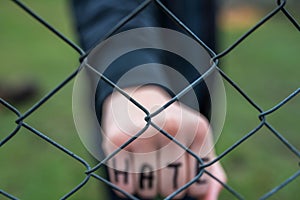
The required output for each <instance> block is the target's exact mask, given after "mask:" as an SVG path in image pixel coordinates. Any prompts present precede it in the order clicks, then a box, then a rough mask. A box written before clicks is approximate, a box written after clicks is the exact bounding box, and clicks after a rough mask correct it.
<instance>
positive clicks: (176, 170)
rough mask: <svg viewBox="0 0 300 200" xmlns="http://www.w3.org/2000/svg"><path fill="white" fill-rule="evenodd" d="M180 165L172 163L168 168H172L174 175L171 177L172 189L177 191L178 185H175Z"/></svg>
mask: <svg viewBox="0 0 300 200" xmlns="http://www.w3.org/2000/svg"><path fill="white" fill-rule="evenodd" d="M181 165H182V163H172V164H169V165H168V167H172V168H174V175H173V188H174V189H177V188H178V183H177V177H178V168H179V167H180V166H181Z"/></svg>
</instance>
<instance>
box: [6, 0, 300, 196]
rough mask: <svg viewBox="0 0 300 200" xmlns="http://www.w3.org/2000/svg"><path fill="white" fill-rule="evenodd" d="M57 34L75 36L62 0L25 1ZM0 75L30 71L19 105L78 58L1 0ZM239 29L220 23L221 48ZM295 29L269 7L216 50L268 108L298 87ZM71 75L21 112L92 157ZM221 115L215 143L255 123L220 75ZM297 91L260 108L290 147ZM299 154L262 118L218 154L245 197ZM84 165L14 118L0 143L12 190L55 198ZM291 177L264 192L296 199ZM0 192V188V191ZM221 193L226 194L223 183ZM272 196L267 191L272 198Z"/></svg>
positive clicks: (19, 76)
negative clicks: (78, 121)
mask: <svg viewBox="0 0 300 200" xmlns="http://www.w3.org/2000/svg"><path fill="white" fill-rule="evenodd" d="M24 2H26V3H27V4H28V5H30V7H31V8H33V10H35V11H36V12H37V13H38V14H40V15H41V16H42V17H43V18H45V19H46V20H47V21H48V22H49V23H50V24H52V25H54V26H55V27H56V28H57V29H58V30H59V31H61V32H63V33H64V34H65V35H66V36H68V37H70V38H71V39H73V40H75V37H74V32H73V29H72V20H71V19H70V16H71V15H70V12H69V7H68V4H67V3H68V2H67V1H59V0H52V1H46V0H41V1H34V0H27V1H24ZM0 5H1V6H0V10H1V11H0V27H1V28H0V44H1V46H0V51H1V54H0V57H1V68H0V79H1V82H2V81H6V82H11V83H14V84H20V83H22V82H24V81H27V80H28V79H29V80H34V81H36V83H37V84H38V86H39V88H40V92H39V94H38V96H37V97H35V99H33V100H32V101H29V102H25V103H22V104H21V105H16V107H17V108H18V109H19V110H20V111H21V112H24V111H26V110H27V109H29V108H30V107H31V106H32V105H33V104H34V103H35V102H36V101H37V100H39V99H40V98H41V97H42V96H44V95H45V94H47V93H48V92H49V91H51V89H53V88H54V87H55V86H57V85H58V84H59V83H60V82H61V81H63V80H64V79H65V78H66V77H67V76H68V75H69V74H70V73H72V72H73V71H74V70H75V69H76V67H77V66H78V65H79V62H78V57H79V56H78V54H77V53H76V52H75V51H74V50H73V49H71V48H70V47H68V46H67V45H65V44H64V43H63V42H62V41H60V40H59V39H57V38H56V37H55V36H54V35H53V34H52V33H50V32H49V31H48V30H46V29H45V28H44V27H42V26H41V25H40V24H38V23H37V22H36V21H35V20H33V19H32V18H31V17H29V16H27V15H26V14H25V13H24V12H23V11H22V10H20V9H19V8H18V7H17V6H15V5H14V4H13V3H12V2H10V1H1V3H0ZM245 31H246V30H245V29H243V30H237V29H221V30H220V32H219V36H220V49H225V48H226V47H228V46H229V45H230V44H232V43H233V42H234V41H235V40H237V38H238V37H239V36H241V35H242V34H243V33H244V32H245ZM299 44H300V37H299V32H298V31H297V30H296V29H295V28H294V27H292V25H291V24H290V23H289V22H288V21H287V20H286V19H285V18H284V17H283V16H282V15H278V16H276V17H274V18H273V19H272V20H270V21H269V22H267V23H266V24H265V25H264V26H263V27H261V28H260V29H259V30H257V31H256V32H255V33H254V34H253V35H251V36H250V37H249V38H247V39H246V40H245V41H244V42H243V43H241V44H240V45H239V46H238V47H237V48H236V49H234V50H233V51H232V52H231V53H229V54H228V55H227V56H225V57H224V58H222V59H221V60H220V64H221V67H222V68H224V70H225V71H226V73H227V74H228V75H229V76H230V77H231V78H232V79H233V80H234V81H235V82H236V83H237V84H238V85H239V86H240V87H241V88H242V89H243V90H244V91H245V92H246V93H247V94H248V95H249V96H250V97H251V98H253V100H254V101H255V102H256V103H258V104H259V105H260V106H261V107H262V109H264V110H267V109H269V108H272V107H273V106H275V105H276V104H277V103H278V102H280V101H282V100H283V99H284V98H285V97H287V96H288V95H289V94H290V93H291V92H292V91H294V90H295V89H296V88H298V87H299V82H300V81H299V75H300V66H299V52H300V45H299ZM72 84H73V82H72V81H71V82H70V83H69V84H68V85H67V86H66V87H64V88H63V89H62V90H61V91H60V92H59V93H57V94H56V95H55V96H54V97H53V98H52V99H50V100H49V101H48V102H47V103H46V104H45V105H44V106H42V107H41V108H40V109H38V110H37V111H36V112H35V113H34V115H31V116H30V117H29V118H27V119H26V120H25V122H27V123H29V124H30V125H32V126H33V127H35V128H36V129H38V130H40V131H41V132H43V133H44V134H45V135H47V136H48V137H50V138H51V139H54V140H55V141H57V142H58V143H60V144H62V145H64V146H65V147H67V148H68V149H70V150H71V151H73V152H74V153H76V154H77V155H79V156H81V157H82V158H84V159H86V160H88V161H89V162H90V163H93V160H91V157H90V155H89V154H88V152H87V151H86V150H85V148H84V146H83V145H82V144H81V142H80V140H79V138H78V136H77V133H76V130H75V127H74V123H73V119H72V107H71V105H72V104H71V103H72ZM225 86H226V93H227V117H226V122H225V126H224V131H223V133H222V135H221V136H220V138H219V139H218V142H217V146H216V148H217V152H218V153H221V152H222V151H224V150H225V149H226V148H228V147H229V146H230V145H232V144H233V143H234V142H235V141H237V140H238V139H239V138H241V137H242V136H244V135H245V134H246V133H247V132H249V131H250V130H252V129H253V128H254V127H255V126H257V125H258V124H259V120H258V114H259V113H258V112H257V111H256V110H254V109H253V107H251V106H250V104H249V103H247V102H246V101H245V100H244V99H243V98H242V97H241V96H240V95H239V94H238V93H237V92H236V91H235V90H234V89H233V88H232V87H231V86H230V85H229V84H227V83H225ZM299 105H300V101H299V97H296V98H294V99H293V100H291V102H289V103H288V104H287V105H285V106H284V107H282V108H281V109H280V110H278V111H277V112H275V113H273V114H271V115H270V116H268V117H267V120H268V121H269V122H270V123H271V124H272V125H273V126H274V128H276V129H277V130H278V131H280V132H281V133H282V134H283V135H284V137H286V138H287V139H288V140H290V141H291V143H292V144H293V145H295V146H296V147H297V148H298V149H299V147H300V136H299V119H300V112H299ZM15 119H16V116H14V115H13V114H12V113H11V112H9V111H7V110H6V109H5V108H4V107H3V106H0V139H2V138H4V137H5V136H7V135H8V133H9V132H11V131H12V130H13V129H14V127H15V124H14V122H13V121H14V120H15ZM298 162H299V158H297V157H296V156H294V155H293V154H292V153H290V151H289V150H287V148H286V147H285V146H284V145H282V144H281V143H280V142H279V141H278V140H277V139H276V138H275V136H274V135H273V134H272V133H271V132H270V131H268V130H267V129H266V128H263V129H262V130H260V131H259V132H258V133H257V134H255V135H254V136H253V137H251V138H250V139H249V140H247V141H246V142H245V143H243V144H242V145H241V146H239V147H238V148H237V149H235V150H234V151H233V152H231V153H230V154H229V155H228V156H226V157H225V158H224V159H222V163H223V165H224V168H225V170H226V172H227V174H228V183H229V185H230V186H232V187H233V188H234V189H235V190H237V191H239V192H240V193H241V194H242V195H243V196H245V197H246V199H257V198H258V197H260V196H261V195H263V194H264V193H265V192H267V191H269V190H270V189H272V188H273V187H275V186H277V185H278V184H279V183H281V182H282V181H284V180H285V179H286V178H288V177H289V176H290V175H292V174H293V173H295V172H296V171H297V170H299V166H298ZM84 171H85V168H84V167H83V166H82V165H81V164H80V163H78V162H76V161H74V160H73V159H71V158H70V157H69V156H67V155H65V154H64V153H62V152H60V151H59V150H57V149H56V148H53V147H52V146H51V145H50V144H48V143H46V142H44V141H43V140H41V139H39V138H38V137H37V136H35V135H34V134H33V133H31V132H29V131H27V130H26V129H24V128H22V129H21V131H20V132H18V134H17V135H16V136H15V137H14V138H13V139H11V140H10V141H9V142H8V143H7V144H5V145H4V146H3V147H1V149H0V189H3V190H4V191H7V192H9V193H11V194H13V195H15V196H17V197H19V198H21V199H58V198H60V197H62V196H63V195H64V194H66V193H67V192H69V191H70V190H71V189H72V188H74V187H75V186H76V185H77V184H79V183H80V182H81V181H82V180H83V178H84V177H85V174H84ZM299 184H300V180H299V179H297V180H295V181H293V182H292V183H291V184H289V185H288V186H287V187H286V188H284V189H282V190H281V191H280V192H278V193H277V194H276V195H275V196H274V197H273V199H295V197H296V196H297V195H299ZM101 187H102V186H101V185H99V182H98V181H96V180H93V179H91V180H90V181H89V182H88V184H87V185H85V186H84V187H83V189H82V190H80V191H79V192H78V193H76V194H75V195H74V196H73V197H72V198H71V199H105V197H104V196H103V195H104V194H103V191H101ZM0 199H2V196H1V197H0ZM220 199H233V198H232V196H231V195H230V194H229V193H228V192H226V191H223V192H222V195H221V197H220ZM271 199H272V198H271Z"/></svg>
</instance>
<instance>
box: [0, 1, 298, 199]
mask: <svg viewBox="0 0 300 200" xmlns="http://www.w3.org/2000/svg"><path fill="white" fill-rule="evenodd" d="M12 2H13V3H15V4H16V5H18V6H19V7H21V8H22V9H23V10H24V11H25V12H26V13H28V14H29V15H31V16H32V17H33V18H34V19H36V20H37V21H38V22H39V23H41V24H42V25H43V26H45V28H46V29H48V30H49V31H51V32H53V33H54V34H55V35H56V36H57V37H58V38H59V39H60V40H63V41H64V42H65V43H66V44H67V45H69V46H70V47H71V48H72V49H74V50H75V51H76V52H77V53H79V55H80V58H84V57H85V56H87V52H84V51H83V50H82V49H81V48H80V47H79V46H77V45H76V44H75V43H73V42H72V41H71V40H70V39H68V38H67V37H65V36H64V35H63V34H62V33H61V32H59V31H57V30H56V29H55V27H53V26H51V25H50V24H48V23H47V22H46V21H45V20H44V19H42V18H41V17H39V16H38V15H37V14H36V13H35V12H34V11H33V10H31V9H29V8H28V7H27V6H26V5H25V4H23V3H22V2H21V1H18V0H12ZM274 3H275V4H274V5H276V6H275V7H274V9H273V10H272V11H270V12H269V13H268V14H267V15H266V16H264V17H263V19H261V20H260V21H259V22H258V23H257V24H255V25H254V26H253V27H252V28H251V29H250V30H248V31H247V32H246V33H244V34H243V35H242V36H241V37H240V38H239V39H238V40H236V41H235V42H233V43H232V44H231V45H230V46H228V48H226V49H225V50H224V51H222V52H220V53H215V52H213V51H211V50H210V49H209V48H207V47H206V46H205V45H204V44H203V43H202V41H201V38H198V37H197V36H196V35H195V34H194V33H193V32H192V31H191V30H190V29H189V28H188V27H187V26H185V25H184V23H182V22H181V21H180V19H178V18H177V17H176V16H175V15H174V14H173V13H172V12H171V11H170V10H169V9H168V8H167V7H165V6H164V4H163V3H162V2H161V1H159V0H146V1H144V2H143V3H142V4H141V5H140V6H139V7H137V8H136V9H135V10H133V11H132V13H130V14H129V15H128V16H126V17H125V18H124V19H123V20H122V21H120V22H119V23H118V24H117V25H116V26H115V27H113V28H112V29H111V31H110V32H109V33H107V35H106V37H109V36H111V35H113V34H114V33H115V32H116V31H117V30H119V28H120V27H122V26H123V25H124V24H126V23H127V22H128V21H130V20H131V19H133V18H134V17H136V15H137V13H139V12H141V11H142V10H143V9H145V8H146V7H147V6H148V5H149V4H155V5H156V6H157V7H158V8H159V9H160V10H161V11H162V12H165V13H166V14H167V15H168V17H170V18H171V19H172V20H173V21H174V22H175V23H176V24H177V25H178V26H179V27H181V28H182V29H184V30H185V31H186V33H187V34H188V35H189V36H190V37H192V38H193V39H194V40H196V41H197V42H198V43H199V44H201V45H203V46H204V48H206V50H207V52H208V53H209V54H210V55H211V56H212V61H213V62H212V63H213V64H212V66H211V67H210V68H209V70H208V71H207V73H205V74H203V75H202V76H201V77H199V78H198V79H197V80H195V81H194V82H193V83H192V84H191V86H193V85H197V84H199V83H200V82H201V81H203V79H204V78H205V76H209V72H212V71H218V72H219V73H220V74H221V75H222V77H223V79H224V80H225V81H226V83H227V84H229V85H230V86H231V87H233V88H234V89H235V90H236V91H237V92H238V93H239V95H240V96H241V97H242V98H243V99H244V100H246V101H247V102H248V103H249V104H250V105H251V106H252V108H253V109H254V110H255V111H256V112H258V113H259V114H258V119H259V124H258V125H257V126H256V127H254V128H253V129H252V130H250V131H249V132H248V133H246V134H244V135H243V136H242V137H241V138H239V139H238V140H237V141H235V142H234V144H233V145H231V146H230V147H229V148H227V149H225V150H224V151H223V152H221V153H219V155H218V156H217V157H216V158H215V159H214V160H211V161H209V162H208V163H205V164H203V160H202V159H201V158H200V157H198V156H197V155H196V154H195V153H194V152H192V151H191V150H190V149H189V148H187V147H185V146H184V145H182V144H180V143H179V142H178V141H177V140H176V139H174V138H173V137H172V136H171V135H170V134H168V133H167V132H166V131H164V130H162V129H160V127H158V126H157V125H156V124H154V123H153V122H152V121H151V118H152V117H154V116H155V115H157V114H159V113H160V112H161V111H163V109H165V108H167V107H168V106H170V105H171V104H172V103H174V102H175V101H176V100H177V99H179V98H180V97H181V95H183V94H184V93H185V92H187V91H189V90H190V89H191V88H192V87H187V88H185V89H184V90H183V91H182V92H180V93H178V94H177V95H175V96H174V97H173V98H172V99H171V100H170V101H169V102H168V103H167V104H165V105H164V106H162V107H161V109H159V110H158V111H157V112H155V113H149V112H148V111H147V109H145V108H144V107H143V105H139V104H138V103H137V102H135V101H134V100H133V99H131V98H130V97H129V96H127V94H126V93H125V92H124V91H123V90H122V89H120V88H118V87H116V85H115V84H113V83H112V82H111V81H110V80H109V79H107V78H106V77H105V76H101V78H102V79H103V80H104V81H105V82H107V83H108V84H110V85H111V86H112V87H114V88H116V89H117V91H119V92H120V93H121V94H123V95H124V96H125V97H126V98H128V100H130V101H132V103H134V104H135V105H136V106H137V107H139V108H140V109H142V110H143V111H145V113H146V115H147V118H146V119H147V126H152V127H154V128H155V129H157V130H158V131H160V132H161V134H163V135H165V136H166V137H168V138H169V139H170V140H172V141H173V142H175V143H176V144H177V145H178V146H180V147H181V148H183V149H185V151H186V152H187V153H189V154H191V155H192V156H194V157H195V158H196V159H197V160H198V162H199V163H200V164H201V167H200V170H199V173H198V174H197V176H195V177H194V178H193V179H192V180H190V181H189V182H188V183H186V184H185V185H184V186H183V187H181V188H180V189H178V190H177V191H176V192H174V193H172V194H170V195H169V196H168V197H166V199H172V198H173V197H174V196H176V194H178V193H180V192H181V191H182V190H184V189H186V188H187V187H189V186H190V185H191V184H193V183H195V182H196V181H197V180H198V178H199V177H200V176H201V175H202V174H203V173H206V174H207V175H209V176H210V177H212V178H214V179H215V180H217V181H218V182H219V183H220V184H221V185H222V186H223V187H224V190H225V191H228V192H229V193H230V194H231V197H230V198H232V199H244V197H243V195H242V194H240V193H239V190H238V188H237V189H236V188H233V187H231V186H230V185H229V184H226V183H223V182H222V181H220V180H218V179H217V178H216V177H215V176H214V175H213V174H211V173H209V172H208V171H207V170H206V168H207V167H209V166H211V165H213V164H214V163H216V162H217V161H222V160H223V159H225V157H227V156H229V155H230V154H231V153H232V152H233V151H234V150H236V149H238V147H240V146H242V145H243V144H244V143H245V141H248V140H249V139H250V138H252V137H253V136H254V135H256V134H258V133H259V131H260V130H261V129H263V128H267V129H268V130H269V131H270V132H271V133H272V135H274V136H275V137H276V138H277V140H278V141H280V142H281V143H282V144H284V145H285V146H286V147H287V148H288V150H289V152H290V153H292V154H294V155H295V156H296V157H297V160H298V163H297V162H295V166H297V168H298V170H296V171H295V172H294V174H292V175H291V176H290V177H285V180H284V181H283V182H281V183H280V184H278V185H277V186H276V187H274V188H273V189H271V190H270V191H266V192H265V194H263V195H262V196H261V198H260V199H268V198H270V197H273V196H276V194H277V193H278V192H279V191H280V190H281V189H282V188H284V187H288V185H289V183H291V182H294V181H295V180H296V179H297V178H298V179H299V176H300V169H299V165H300V163H299V161H300V160H299V158H300V152H299V150H298V149H297V147H296V146H294V145H293V144H292V143H291V141H289V140H288V139H286V138H285V132H282V131H280V132H279V131H278V130H276V129H275V128H274V126H273V125H272V124H271V123H270V122H269V121H268V119H267V118H268V116H270V115H271V114H273V115H274V113H277V112H278V110H279V109H281V108H282V107H284V106H285V105H287V104H288V103H289V102H290V101H291V100H293V99H295V98H296V96H297V95H298V94H299V92H300V88H298V89H296V90H295V91H293V92H292V93H290V95H288V96H286V98H284V99H282V100H281V101H280V102H279V103H278V104H276V105H274V106H273V107H272V108H270V109H263V108H262V107H261V106H260V105H259V104H257V103H256V102H255V101H254V100H253V99H252V98H251V96H248V95H247V94H246V93H245V92H244V91H243V89H242V88H241V87H240V86H239V85H238V84H237V83H235V80H233V79H232V78H230V77H229V75H228V74H227V73H226V72H224V71H223V69H222V68H220V67H218V66H217V65H216V64H217V63H218V62H219V60H220V59H221V58H223V57H226V56H227V55H228V54H229V53H230V52H232V51H233V50H234V49H236V48H237V47H238V46H239V45H240V44H241V43H243V42H244V41H245V40H246V39H247V38H248V37H250V36H251V35H252V33H254V32H255V31H257V30H258V29H260V28H261V27H262V26H263V25H264V24H265V23H266V22H267V21H269V20H270V19H272V18H273V17H275V16H276V15H278V14H279V13H281V14H283V15H284V16H285V17H286V19H288V21H289V22H290V26H293V27H294V28H296V29H297V30H298V31H300V26H299V23H298V22H297V20H296V19H295V18H294V17H293V16H292V15H291V14H290V13H289V11H288V10H287V8H286V7H287V5H288V2H287V1H284V0H278V1H274ZM270 34H272V33H270ZM81 60H82V59H81ZM295 67H297V66H295ZM79 72H80V68H78V69H76V70H75V71H74V72H73V73H71V74H69V76H68V77H67V78H65V80H63V81H62V82H61V83H60V84H59V85H58V86H57V87H55V88H53V89H52V90H51V91H50V92H49V93H48V94H47V95H45V96H44V97H43V98H42V99H40V100H39V101H37V102H36V103H35V104H34V105H33V106H32V107H30V108H29V109H28V110H27V111H25V112H21V111H20V110H18V109H17V108H16V106H14V105H12V104H10V103H9V102H7V101H6V100H5V99H2V98H0V103H1V105H2V107H5V108H6V109H8V110H9V111H10V112H11V113H13V114H14V115H15V116H16V120H15V122H16V125H15V127H14V130H13V131H12V132H11V133H3V132H2V131H1V140H0V147H1V148H0V151H1V150H2V147H4V146H5V144H8V143H13V142H14V138H15V137H16V136H17V135H18V133H19V132H20V130H21V129H27V130H28V131H30V132H31V133H33V134H34V135H35V136H37V137H38V138H39V139H40V140H43V141H45V142H46V143H49V144H50V145H51V146H52V147H53V148H56V149H58V150H60V151H61V152H63V153H64V154H66V155H68V156H69V157H70V158H71V159H72V160H73V161H74V162H77V163H79V164H81V165H82V166H83V167H84V168H85V170H83V171H82V174H83V175H84V177H83V179H82V181H81V182H80V183H79V184H78V185H77V186H76V187H74V188H72V189H71V190H70V191H69V192H68V193H66V194H64V195H63V197H61V199H68V198H70V197H72V195H74V194H75V193H78V192H79V191H80V190H82V189H83V188H84V187H85V186H86V185H87V184H88V183H89V182H91V180H92V179H94V180H99V181H100V182H103V183H105V184H107V185H108V186H109V187H112V188H114V189H115V190H118V191H119V192H121V193H123V194H124V195H126V196H127V197H128V198H131V199H137V198H136V197H135V196H133V195H131V194H128V193H127V192H126V191H123V190H121V189H120V188H118V187H117V186H116V185H114V184H112V183H111V182H110V181H109V180H107V179H106V178H105V177H104V176H101V175H100V174H99V173H97V171H98V170H99V169H100V168H101V167H103V165H104V163H105V162H106V161H107V160H109V159H111V158H113V157H114V155H116V154H117V153H118V152H119V151H120V150H121V149H122V148H125V147H126V146H127V145H129V144H130V143H131V142H133V141H134V139H135V138H137V137H138V136H139V135H141V134H142V133H143V131H144V130H141V131H140V132H139V133H138V134H137V135H136V137H134V138H132V139H130V140H129V141H127V142H126V143H124V144H123V145H122V146H121V147H120V148H119V149H118V150H116V151H115V152H113V153H112V154H110V155H108V156H107V157H106V158H105V159H104V160H102V161H101V162H99V163H97V164H95V165H92V164H91V163H90V162H88V161H87V160H85V159H84V158H82V157H80V156H79V155H76V154H75V153H73V152H72V151H71V150H69V149H68V148H66V147H65V146H63V145H61V144H60V142H59V141H55V140H53V139H51V138H49V137H48V136H47V135H46V134H44V133H43V131H42V130H38V129H36V128H35V127H34V126H33V125H30V124H29V123H27V122H26V119H27V118H29V117H30V116H32V115H35V113H36V112H37V111H38V110H39V109H41V108H42V107H43V106H45V107H46V103H47V102H48V101H50V100H51V99H52V98H53V96H54V95H55V94H56V93H58V92H59V91H61V90H62V89H63V88H64V87H65V86H66V85H67V84H68V83H69V82H71V81H72V80H73V79H74V78H75V77H76V76H77V74H78V73H79ZM252 81H255V80H252ZM298 81H299V80H298ZM297 112H299V110H298V111H297ZM243 123H247V122H243ZM0 130H1V129H0ZM286 131H288V130H286ZM3 135H4V137H3ZM270 137H271V135H270ZM298 139H299V137H298ZM1 165H2V163H1V164H0V167H1ZM225 168H226V166H225ZM0 170H1V169H0ZM73 176H76V174H75V175H73ZM257 176H263V175H257ZM228 179H229V180H230V176H229V177H228ZM0 181H1V182H3V181H6V180H3V179H1V180H0ZM16 181H17V180H16ZM35 187H38V186H35ZM86 187H88V186H86ZM36 189H37V190H38V188H36ZM253 192H254V193H255V191H253ZM14 195H15V194H13V193H10V192H9V191H5V190H2V189H1V188H0V197H1V199H2V198H4V199H6V198H7V199H18V198H17V197H16V196H14ZM296 196H297V194H295V197H296Z"/></svg>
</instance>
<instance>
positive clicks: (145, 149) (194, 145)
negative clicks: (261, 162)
mask: <svg viewBox="0 0 300 200" xmlns="http://www.w3.org/2000/svg"><path fill="white" fill-rule="evenodd" d="M125 91H126V92H127V93H128V94H129V95H130V96H131V97H133V98H134V99H135V100H136V101H137V102H139V103H140V104H141V105H143V106H144V107H145V108H146V109H147V110H148V111H149V112H150V113H151V112H153V111H155V110H157V109H158V108H159V107H161V106H162V105H164V104H165V103H166V102H168V101H169V100H170V96H169V95H168V94H167V93H166V92H165V91H164V90H163V89H161V88H160V87H158V86H143V87H140V88H127V89H125ZM145 116H146V115H145V113H144V112H143V111H141V110H140V109H139V108H137V107H136V106H135V105H134V104H132V103H131V102H129V101H128V100H127V99H126V98H125V97H124V96H122V95H121V94H120V93H118V92H115V93H113V94H112V95H110V96H109V97H108V98H106V100H105V102H104V104H103V112H102V129H103V136H104V137H103V138H104V140H103V149H104V151H105V153H106V154H107V155H108V154H110V153H112V152H113V151H114V150H115V149H117V148H118V147H119V146H121V145H122V144H123V143H125V142H126V141H127V140H129V139H130V138H131V137H132V136H134V135H135V134H136V133H138V132H139V131H140V130H142V129H143V128H144V127H145V126H146V123H147V122H146V121H145V120H144V118H145ZM151 122H153V123H154V124H156V125H157V126H158V127H160V128H162V129H163V130H165V131H166V132H167V133H169V134H170V135H172V136H173V137H175V138H176V140H178V141H179V142H180V143H182V144H183V145H185V146H187V147H189V148H190V150H191V151H193V152H194V153H196V154H197V155H198V156H200V157H201V158H202V160H203V161H204V162H208V161H211V160H213V159H214V157H215V153H214V149H213V141H212V135H211V133H210V128H209V123H208V122H207V120H206V119H205V117H203V116H202V115H201V114H200V113H198V112H196V111H194V110H192V109H190V108H189V107H186V106H185V105H183V104H181V103H179V102H175V103H173V104H172V105H171V106H169V107H168V108H167V109H165V110H164V111H162V112H161V113H160V114H158V115H157V116H155V117H153V118H152V119H151ZM108 165H109V176H110V181H111V182H112V183H114V184H115V185H117V186H118V187H120V188H122V189H123V190H125V191H127V192H128V193H131V194H138V195H139V196H140V197H142V198H153V197H155V196H156V195H157V194H160V195H162V196H168V195H170V194H171V193H172V192H174V191H175V190H177V189H178V188H180V187H181V186H183V185H184V184H186V183H187V182H188V181H190V180H191V179H192V178H194V177H195V175H196V174H197V173H198V171H199V168H198V165H197V162H196V159H195V158H194V157H193V156H191V155H190V154H188V153H187V152H185V151H184V150H183V149H182V148H180V147H179V146H178V145H176V144H175V143H174V142H172V141H170V140H169V139H168V138H167V137H166V136H164V135H163V134H161V133H160V132H159V131H158V130H157V129H155V128H154V127H152V126H149V127H148V128H147V129H146V131H145V132H144V133H143V134H142V135H141V136H140V137H138V138H137V139H136V140H135V141H133V142H132V143H131V144H130V145H128V146H127V147H126V148H125V149H124V150H122V151H121V152H119V153H118V154H117V155H116V156H115V157H114V158H112V159H110V160H109V162H108ZM206 170H208V171H209V172H210V173H212V174H213V175H214V176H216V177H217V178H218V179H220V180H221V181H223V182H225V181H226V176H225V173H224V171H223V169H222V167H221V165H220V163H218V162H217V163H215V164H213V165H212V166H210V167H208V168H206ZM221 188H222V187H221V185H220V184H219V183H218V182H217V181H215V180H214V179H212V178H211V177H209V176H208V175H207V174H203V175H202V176H201V178H200V179H199V180H198V181H197V182H195V183H194V184H193V185H191V186H190V187H189V188H188V189H186V190H185V191H183V192H181V193H180V194H178V195H177V196H176V198H182V197H183V196H185V195H186V194H187V195H189V196H193V197H196V198H198V199H203V200H215V199H217V198H218V195H219V192H220V190H221ZM118 195H120V196H122V194H119V193H118Z"/></svg>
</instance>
